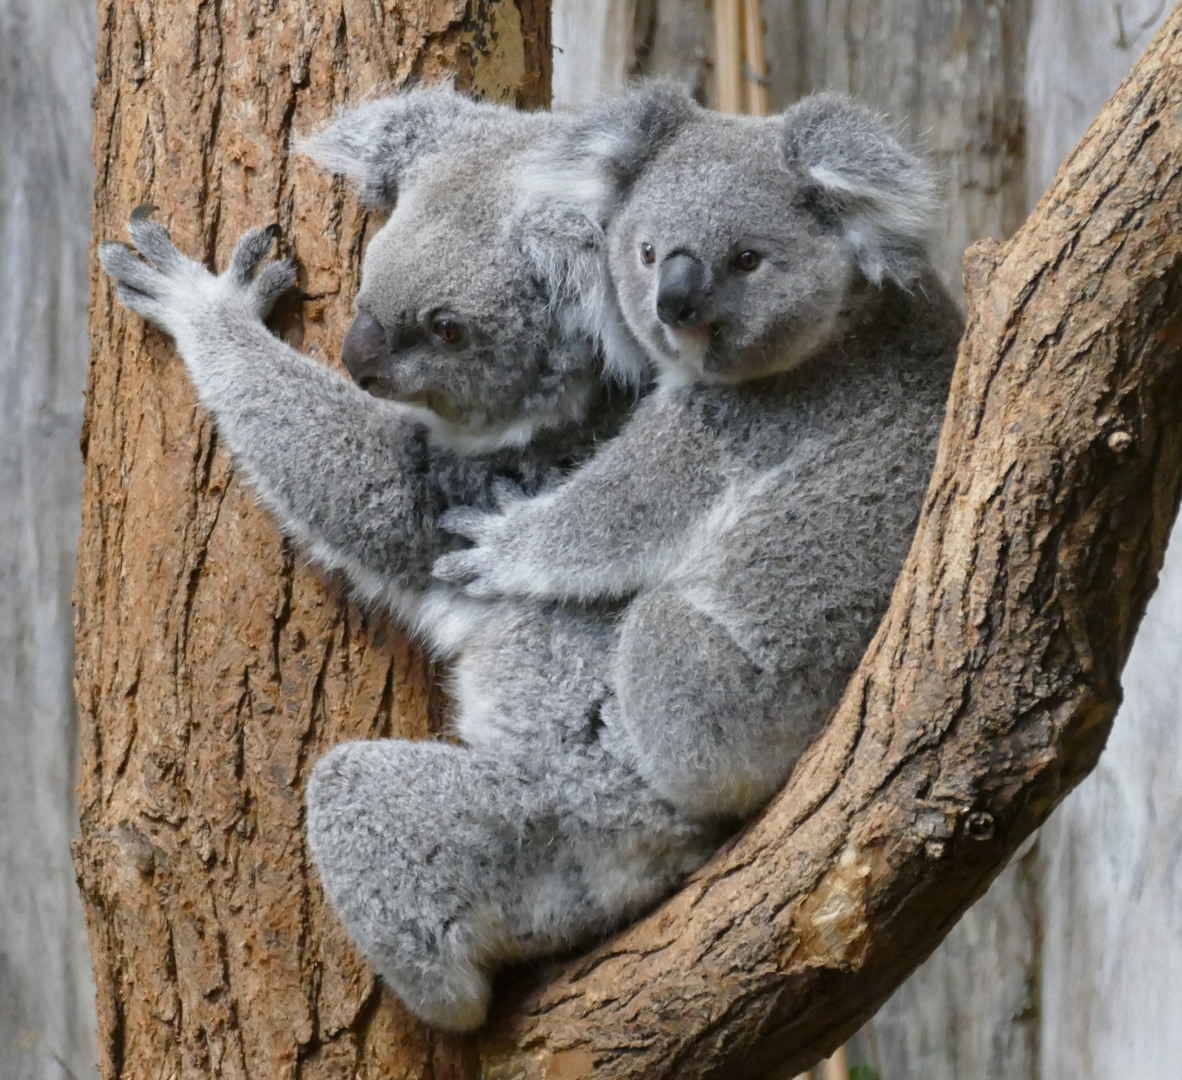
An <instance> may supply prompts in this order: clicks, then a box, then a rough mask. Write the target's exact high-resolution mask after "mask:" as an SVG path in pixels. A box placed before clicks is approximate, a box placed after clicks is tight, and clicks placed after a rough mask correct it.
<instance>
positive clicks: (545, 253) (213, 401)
mask: <svg viewBox="0 0 1182 1080" xmlns="http://www.w3.org/2000/svg"><path fill="white" fill-rule="evenodd" d="M559 123H560V121H558V120H557V119H556V118H553V117H551V116H550V115H549V114H547V113H519V112H516V111H515V110H512V109H509V108H505V107H500V106H493V105H485V104H481V103H478V102H475V101H472V100H470V99H468V98H467V97H465V96H464V95H462V94H459V93H456V92H454V91H450V90H443V89H435V90H414V91H410V92H408V93H404V94H400V95H395V96H392V97H388V98H382V99H377V100H374V101H370V102H367V103H365V104H363V105H361V106H359V107H356V108H354V109H352V110H351V111H348V112H346V113H344V114H343V115H341V116H339V117H338V118H337V119H336V120H335V121H334V122H333V123H332V124H330V125H329V126H328V127H327V128H326V129H325V130H324V131H322V132H320V133H319V134H317V135H314V136H312V137H310V138H308V139H306V140H304V141H303V142H302V144H301V149H302V150H303V152H305V153H307V154H309V155H311V156H312V157H313V158H315V159H316V160H318V161H320V162H322V163H324V164H325V165H326V166H328V167H329V168H332V169H335V170H336V171H338V172H342V173H344V174H346V175H348V176H350V177H352V178H353V179H354V180H356V181H357V183H358V184H359V186H360V189H361V192H362V195H363V196H364V198H365V200H366V202H367V203H368V204H369V205H370V206H372V207H373V208H375V209H378V210H381V211H385V212H387V213H388V214H389V219H388V220H387V221H386V223H385V224H384V225H383V226H382V227H381V229H380V230H379V231H378V232H377V234H376V235H375V236H374V238H373V240H372V241H371V243H370V244H369V246H368V249H367V251H366V255H365V261H364V265H363V272H362V283H361V289H360V292H359V294H358V296H357V299H356V306H357V317H356V320H355V321H354V323H353V325H352V327H351V328H350V330H349V332H348V334H347V335H346V338H345V342H344V346H343V349H342V356H341V359H342V361H343V363H344V365H345V367H346V368H347V369H348V371H349V373H350V375H351V376H352V379H353V381H352V382H349V381H348V380H345V379H342V378H340V377H339V376H338V375H337V374H336V373H334V372H333V371H331V370H329V369H328V368H326V367H324V366H323V365H321V364H318V363H315V362H314V361H312V360H310V359H309V358H307V357H304V356H301V355H300V354H298V353H297V352H296V351H295V350H293V349H291V348H289V347H287V346H286V345H284V344H283V343H282V342H281V341H279V340H278V339H276V338H275V337H274V336H273V335H272V334H270V333H269V332H268V331H267V330H266V328H265V327H264V326H263V323H262V315H263V314H265V313H266V312H267V311H268V310H269V307H270V305H271V304H272V303H273V302H274V301H275V299H276V297H277V296H278V295H280V294H281V293H282V292H284V291H285V290H286V289H288V288H289V287H290V286H291V285H292V284H293V282H294V277H295V270H294V266H293V265H292V264H290V263H287V262H275V263H271V264H270V265H268V266H267V267H265V268H264V269H263V270H262V271H261V272H260V273H259V274H258V276H257V277H256V276H254V273H255V270H256V268H257V267H258V266H259V265H260V263H261V262H262V261H263V259H264V258H265V257H266V255H267V254H268V252H269V250H270V248H271V245H272V243H273V238H272V237H271V236H270V235H269V234H268V233H267V232H266V231H263V230H255V231H252V232H250V233H248V234H247V235H246V236H245V237H243V239H242V241H241V242H240V243H239V245H238V247H237V249H236V250H235V252H234V255H233V258H232V259H231V264H230V267H229V270H228V271H227V272H226V273H225V274H223V275H221V276H220V277H214V276H213V275H211V274H210V273H208V271H206V270H205V269H204V267H202V266H200V265H199V264H197V263H195V262H193V261H192V260H188V259H186V258H184V257H183V256H182V255H181V254H180V253H179V252H178V251H177V250H176V249H175V248H174V247H173V245H172V243H171V241H170V240H169V238H168V236H167V233H166V232H165V231H164V230H163V228H162V227H161V226H159V225H158V224H155V223H154V222H152V221H151V220H150V216H149V212H148V210H146V209H144V208H141V210H140V211H139V212H137V213H136V214H133V215H132V221H131V224H130V230H131V235H132V240H133V242H134V243H135V245H136V247H137V248H138V249H139V252H140V253H141V254H143V255H145V256H146V257H147V258H148V259H149V260H150V262H151V263H152V264H153V265H148V263H145V262H143V261H142V260H141V259H140V258H139V257H138V256H137V254H136V252H135V251H134V250H133V249H131V248H127V247H125V246H123V245H119V244H107V245H104V246H103V248H102V249H101V251H100V259H101V260H102V262H103V265H104V266H105V267H106V269H107V272H108V273H110V274H111V275H112V276H113V277H114V278H115V279H116V280H117V282H118V295H119V297H120V299H121V300H122V301H123V302H124V303H125V304H126V305H127V306H128V307H130V308H132V309H133V310H135V311H137V312H139V313H140V314H142V315H144V316H145V317H147V318H148V319H149V320H151V321H152V322H154V323H156V324H157V325H158V326H160V327H161V328H162V329H164V330H165V331H166V332H168V333H169V334H170V335H171V336H172V337H173V338H174V339H175V340H176V343H177V346H178V350H179V352H180V353H181V355H182V356H183V357H184V358H185V362H186V365H187V367H188V370H189V373H190V375H191V376H192V378H193V382H194V385H195V388H196V390H197V393H198V396H199V398H200V400H201V402H202V404H204V405H205V406H206V407H207V408H208V409H210V411H211V412H212V413H213V415H214V418H215V420H216V422H217V425H218V429H219V432H220V434H221V436H222V437H223V438H224V439H225V441H226V443H227V445H228V447H229V449H230V451H231V453H232V454H233V456H234V459H235V461H236V463H237V464H238V466H239V467H240V468H242V469H243V470H244V472H245V473H246V474H247V476H248V477H249V479H250V481H251V482H252V484H253V486H254V488H255V490H256V492H257V493H258V495H259V497H260V499H261V500H262V501H263V502H264V503H265V504H266V505H267V506H268V507H269V508H270V510H271V511H272V512H273V514H274V515H275V517H276V519H277V520H278V521H279V523H280V524H281V525H282V527H283V528H284V530H285V531H286V532H288V533H289V534H290V535H291V536H292V537H293V538H294V539H295V540H297V541H298V542H299V543H300V545H301V546H302V547H303V548H304V549H305V550H306V551H308V552H309V553H310V554H311V555H312V556H313V557H314V558H315V559H316V561H317V562H319V563H320V564H321V565H322V566H324V567H326V568H329V569H339V570H341V571H342V572H343V573H344V574H345V576H346V577H347V578H348V579H349V581H350V582H351V584H352V585H353V587H354V588H355V590H356V591H357V592H358V594H359V595H361V596H362V597H364V598H366V599H368V600H370V601H372V602H374V603H376V604H378V605H380V606H382V607H384V608H387V609H388V610H390V611H392V612H394V613H395V614H396V615H398V616H399V617H401V618H402V619H403V621H404V622H405V623H406V624H407V625H408V626H410V627H411V628H413V629H414V630H415V631H416V632H417V633H419V634H420V635H421V636H422V637H424V639H426V640H427V641H429V642H430V643H431V644H432V646H433V647H434V649H435V651H436V652H437V654H439V655H448V654H450V653H452V652H454V650H455V648H456V647H457V646H458V640H459V638H458V637H457V636H456V635H457V634H459V633H460V632H461V631H462V628H463V627H464V625H466V620H467V619H469V618H472V617H476V615H478V613H479V612H480V610H481V608H480V607H474V606H473V605H472V604H471V603H470V601H468V600H467V599H466V598H465V597H464V596H462V595H461V594H460V593H459V592H458V591H457V590H455V589H452V588H450V587H448V586H446V585H442V584H441V583H439V582H437V581H435V580H433V578H432V576H431V567H432V564H433V562H434V560H435V558H436V557H437V556H438V555H440V554H442V553H443V552H446V551H447V550H450V549H453V548H455V547H456V546H457V541H456V540H455V538H454V537H452V536H451V535H450V534H448V533H447V532H446V531H445V530H443V529H441V528H440V527H439V525H438V519H439V515H440V513H441V512H442V511H443V510H445V509H447V508H448V507H449V506H454V505H463V506H482V505H483V506H489V507H491V506H493V505H495V497H496V491H497V490H498V489H499V488H500V487H503V486H504V485H506V484H508V485H509V486H510V487H514V486H516V487H519V488H520V489H521V490H524V491H526V492H534V491H537V490H538V489H539V488H540V486H541V485H543V484H545V483H547V482H549V481H550V480H552V479H553V477H554V476H555V475H556V471H560V470H562V469H564V468H569V467H570V465H571V464H572V463H574V462H577V461H578V460H580V459H581V458H583V457H586V456H587V455H588V454H589V453H590V452H591V450H592V449H593V447H594V446H595V445H596V443H597V442H598V441H599V440H601V439H602V438H604V437H605V436H606V435H607V434H609V433H611V432H612V431H613V430H615V429H616V428H618V426H619V424H620V422H621V421H622V419H623V416H624V415H625V413H626V412H627V410H628V408H629V407H630V404H631V400H632V395H631V394H630V393H629V392H628V388H633V389H634V388H635V387H637V386H639V385H640V384H641V383H642V382H643V381H644V379H645V378H646V377H647V376H646V366H645V360H644V357H643V355H642V353H641V352H640V350H639V347H638V346H637V345H636V344H635V343H633V342H632V339H631V337H630V335H629V333H628V331H627V330H626V329H625V328H624V326H623V323H622V321H621V317H620V316H619V313H618V308H617V306H616V304H615V300H614V297H613V296H612V294H611V291H610V283H609V282H608V279H607V275H606V274H605V273H604V272H603V270H602V262H603V251H602V246H603V245H602V236H601V235H597V231H596V228H595V226H594V224H593V223H592V222H590V221H589V220H588V219H587V218H586V217H585V215H582V214H580V213H572V212H570V211H569V210H568V209H566V208H563V207H559V206H558V205H557V204H554V207H553V210H552V211H551V210H550V209H549V207H548V206H547V204H545V203H544V202H542V201H539V200H535V201H534V202H533V204H532V206H531V208H530V213H529V214H526V213H524V212H523V203H522V199H521V196H520V193H519V190H518V184H517V179H516V173H517V170H518V169H519V168H520V165H521V162H522V160H523V158H524V156H525V155H526V153H527V152H528V151H529V150H530V148H531V147H532V146H533V145H535V144H536V143H538V142H539V141H540V140H544V139H546V138H548V137H550V136H551V135H552V133H553V132H554V131H555V130H556V127H557V125H558V124H559ZM474 613H475V614H474Z"/></svg>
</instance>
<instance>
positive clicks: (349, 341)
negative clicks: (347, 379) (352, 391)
mask: <svg viewBox="0 0 1182 1080" xmlns="http://www.w3.org/2000/svg"><path fill="white" fill-rule="evenodd" d="M385 357H386V332H385V331H384V330H383V329H382V324H381V323H380V322H378V320H377V319H375V318H374V317H373V316H372V315H371V314H370V313H369V312H368V311H359V312H358V313H357V318H355V319H354V320H353V325H352V326H350V327H349V332H348V333H347V334H346V335H345V341H344V344H342V345H341V363H343V364H344V365H345V367H346V368H348V369H349V374H350V375H351V376H352V377H353V381H354V382H355V383H356V384H357V385H358V386H360V387H361V388H362V389H363V390H365V389H367V384H369V383H372V382H373V381H374V379H375V378H377V376H378V375H379V373H380V371H381V365H382V361H383V360H384V359H385Z"/></svg>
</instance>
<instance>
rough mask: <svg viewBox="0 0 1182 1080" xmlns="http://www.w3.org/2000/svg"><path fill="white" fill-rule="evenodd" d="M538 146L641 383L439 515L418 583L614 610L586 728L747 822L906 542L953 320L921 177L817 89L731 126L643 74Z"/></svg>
mask: <svg viewBox="0 0 1182 1080" xmlns="http://www.w3.org/2000/svg"><path fill="white" fill-rule="evenodd" d="M556 138H557V140H558V141H559V143H560V144H561V145H563V146H564V148H565V153H564V155H563V156H561V160H560V163H559V164H557V165H555V164H554V163H553V160H552V159H551V160H548V161H544V162H539V163H538V164H537V166H536V172H537V175H536V177H535V179H534V185H535V187H536V189H537V190H539V191H542V192H545V193H546V194H547V196H548V197H553V198H558V199H562V198H571V199H572V200H575V201H577V200H579V199H582V200H583V202H584V205H585V206H586V207H587V210H588V212H589V213H599V214H601V215H602V216H603V217H604V218H605V219H607V221H608V227H607V237H608V249H609V267H610V271H611V273H612V277H613V280H614V282H615V285H616V291H617V295H618V296H619V299H620V304H621V308H622V310H623V313H624V316H625V320H626V322H627V323H628V325H629V328H630V329H631V330H632V331H633V333H634V335H635V336H636V337H637V339H638V340H640V341H641V342H642V343H643V344H644V346H645V348H646V349H647V351H648V353H649V356H650V358H651V360H652V362H653V364H654V366H655V367H656V368H657V370H658V372H659V373H660V386H659V388H658V390H657V391H656V392H655V393H653V394H652V395H650V396H649V397H647V398H646V399H645V400H644V401H642V402H641V403H640V405H639V406H638V407H637V409H636V411H635V413H634V414H633V416H632V418H631V419H630V420H629V421H628V423H627V424H626V425H625V427H624V429H623V430H622V431H621V433H620V434H619V435H618V436H617V437H616V438H615V439H613V440H612V441H611V442H610V443H608V444H607V445H606V446H605V447H604V448H603V449H602V450H601V451H600V452H599V453H598V454H596V455H595V457H594V458H592V459H591V460H590V461H589V462H588V463H587V464H586V465H585V466H583V467H582V468H581V469H579V470H578V471H576V472H575V473H574V474H572V475H571V476H570V477H568V478H567V479H566V480H564V482H563V483H562V484H561V485H560V486H559V487H557V488H556V489H554V490H552V491H549V492H546V493H543V494H542V495H540V496H538V497H536V498H524V499H520V500H517V501H515V502H513V503H511V504H509V505H507V506H505V507H504V508H502V510H501V511H499V512H497V513H495V514H491V515H490V514H487V513H486V512H482V511H477V510H458V511H454V512H453V513H452V514H451V515H450V517H449V519H448V520H449V523H450V524H451V525H452V527H454V528H456V529H457V530H458V531H460V532H462V533H464V534H465V535H467V536H469V537H470V538H471V539H472V540H473V541H474V542H475V546H474V547H473V548H472V549H471V550H469V551H463V552H456V553H452V554H449V555H447V556H445V557H443V558H442V559H441V560H440V562H439V564H438V565H437V573H438V574H439V576H440V577H442V578H443V579H445V580H448V581H450V582H453V583H457V584H463V585H464V586H465V587H466V588H467V589H468V590H469V592H470V593H471V594H472V595H474V596H479V597H485V598H487V597H493V596H520V597H532V598H535V599H549V600H557V601H580V602H587V601H602V600H605V599H606V600H617V601H619V600H628V601H629V602H628V605H627V608H626V610H625V612H624V614H623V616H622V619H621V623H620V629H619V638H618V641H617V644H616V649H615V656H614V663H613V668H612V673H611V677H610V679H609V682H610V684H611V686H612V687H613V689H614V691H615V693H616V700H615V702H614V703H613V708H611V709H610V710H607V711H605V714H604V720H605V729H604V733H603V738H604V740H605V742H607V743H608V744H609V745H610V746H612V747H613V749H614V751H615V753H616V754H617V756H619V757H620V758H621V759H622V760H627V761H630V762H632V763H633V764H635V765H636V767H637V769H638V770H639V771H640V773H641V774H642V775H643V776H644V777H645V779H646V780H648V781H649V783H650V784H651V785H652V786H653V788H654V790H655V791H657V792H658V793H659V794H660V795H661V796H663V797H664V798H666V799H668V800H669V801H670V802H671V803H672V804H673V805H675V806H676V807H677V808H678V810H680V811H681V812H682V813H684V814H686V815H688V816H691V817H694V818H699V819H702V820H719V819H726V818H728V817H729V818H732V819H736V818H742V817H745V816H747V815H749V814H750V813H752V812H753V811H754V810H756V809H757V808H758V807H759V806H761V805H762V804H763V803H765V802H766V801H767V799H768V798H770V796H771V795H772V794H773V793H774V792H775V791H776V790H777V788H779V787H780V786H781V785H782V784H783V782H784V780H785V779H786V777H787V775H788V772H789V771H790V770H791V767H792V766H793V765H794V764H795V762H796V760H797V758H798V757H799V756H800V754H801V752H802V751H803V749H804V748H805V746H806V745H807V744H808V742H809V740H810V739H811V738H812V737H813V736H814V735H815V734H816V732H817V730H818V729H819V728H820V726H821V724H822V723H823V721H824V719H825V716H826V714H827V712H828V710H829V709H831V708H832V707H833V706H834V705H835V704H836V703H837V700H838V697H839V696H840V693H841V691H842V689H843V687H844V685H845V683H846V681H847V680H848V678H849V676H850V674H851V673H852V671H853V669H854V667H855V665H856V664H857V661H858V658H859V657H860V656H861V654H862V652H863V650H864V648H865V646H866V644H867V643H868V641H869V639H870V636H871V634H872V633H873V631H874V628H875V625H876V624H877V622H878V620H879V619H880V618H881V616H882V614H883V612H884V611H885V609H886V606H887V603H888V600H889V597H890V592H891V589H892V587H893V585H894V581H895V578H896V577H897V575H898V572H899V569H900V567H901V566H902V562H903V558H904V556H905V554H906V551H907V548H908V546H909V544H910V541H911V535H912V532H913V530H914V523H915V520H916V517H917V515H918V512H919V507H920V502H921V500H922V497H923V492H924V490H925V488H926V486H927V481H928V476H929V474H930V471H931V466H932V463H933V461H934V457H935V448H936V442H937V437H938V434H939V429H940V425H941V423H942V420H943V412H944V402H945V399H946V397H947V392H948V385H949V382H950V379H951V373H952V366H953V362H954V359H955V352H956V345H957V342H958V340H959V337H960V333H961V318H960V315H959V313H958V312H957V310H956V307H955V305H954V304H953V302H952V300H951V299H950V298H949V297H948V295H947V294H946V293H945V291H944V290H943V289H942V288H941V286H940V285H939V283H938V281H937V279H936V276H935V274H934V273H933V272H932V269H931V264H930V260H929V258H928V255H927V241H928V232H929V230H930V229H931V225H932V221H933V218H934V211H935V203H934V196H933V189H934V184H933V183H932V181H931V179H930V176H929V174H928V172H927V170H926V169H925V167H924V166H923V164H922V163H921V162H920V161H919V160H918V159H916V158H915V157H914V156H913V155H911V154H910V153H908V152H907V151H906V150H904V149H903V147H902V146H900V145H899V144H898V143H897V142H896V141H895V140H894V139H893V138H892V137H891V136H890V135H889V134H888V133H887V132H886V131H885V130H884V129H883V127H882V126H881V125H880V124H879V123H878V122H877V121H876V120H874V119H873V118H872V117H871V116H870V115H869V114H868V113H867V112H866V111H865V110H863V109H862V108H861V107H859V106H856V105H854V104H853V103H851V102H849V101H848V100H846V99H841V98H835V97H831V96H824V95H822V96H818V97H815V98H811V99H807V100H805V101H804V102H802V103H801V104H799V105H797V106H796V107H794V108H793V109H791V110H789V112H788V113H786V114H785V115H784V116H782V117H774V118H770V119H765V120H752V119H750V118H736V117H725V116H721V115H719V114H712V113H707V112H706V111H704V110H701V109H698V108H697V107H696V106H694V105H693V104H692V103H691V102H690V101H689V100H688V99H687V98H686V97H685V95H684V94H682V93H680V92H679V91H677V90H675V89H671V88H669V87H666V86H663V85H660V84H658V85H656V86H650V87H647V88H644V89H642V90H640V91H639V92H636V93H634V94H631V95H626V96H625V97H623V98H622V99H620V100H618V101H616V102H613V103H611V104H609V105H608V106H606V107H604V108H603V109H601V110H600V111H599V112H598V113H594V114H592V115H591V116H589V117H588V118H587V119H586V120H585V121H583V123H582V125H581V126H578V125H576V126H575V127H574V128H573V129H571V130H569V131H566V132H562V133H559V135H558V136H556ZM571 193H573V194H571Z"/></svg>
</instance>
